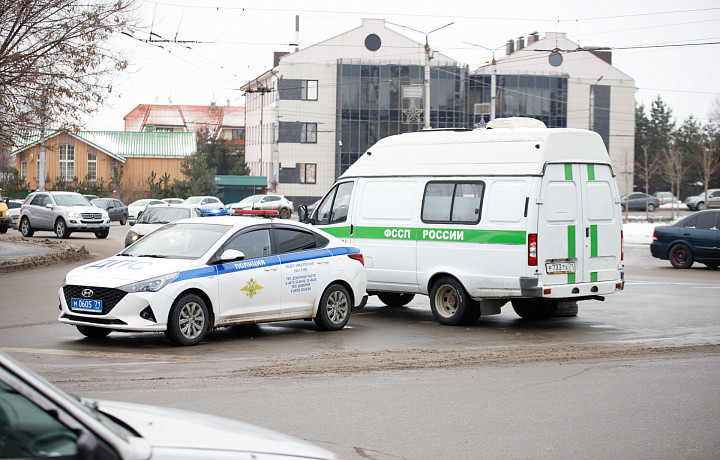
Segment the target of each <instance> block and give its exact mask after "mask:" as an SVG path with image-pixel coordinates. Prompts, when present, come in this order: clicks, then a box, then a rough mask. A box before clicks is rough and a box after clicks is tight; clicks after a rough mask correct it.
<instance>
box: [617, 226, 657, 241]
mask: <svg viewBox="0 0 720 460" xmlns="http://www.w3.org/2000/svg"><path fill="white" fill-rule="evenodd" d="M657 225H664V224H659V223H658V224H656V223H652V222H650V223H648V222H628V223H626V224H623V240H624V242H625V243H626V244H650V243H652V234H653V230H654V229H655V226H657Z"/></svg>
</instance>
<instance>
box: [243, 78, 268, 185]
mask: <svg viewBox="0 0 720 460" xmlns="http://www.w3.org/2000/svg"><path fill="white" fill-rule="evenodd" d="M255 83H257V86H256V87H255V88H253V89H248V90H245V95H247V93H260V175H261V176H262V175H263V163H264V162H263V160H264V157H263V131H264V130H263V121H264V120H263V115H264V111H265V94H266V93H270V92H272V89H270V88H266V87H264V86H263V85H261V84H260V82H259V81H257V80H256V81H255ZM246 129H247V127H246ZM246 149H247V147H246ZM266 174H267V172H266Z"/></svg>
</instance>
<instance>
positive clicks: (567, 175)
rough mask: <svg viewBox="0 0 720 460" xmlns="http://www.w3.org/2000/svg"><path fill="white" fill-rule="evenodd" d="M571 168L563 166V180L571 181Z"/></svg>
mask: <svg viewBox="0 0 720 460" xmlns="http://www.w3.org/2000/svg"><path fill="white" fill-rule="evenodd" d="M572 167H573V165H571V164H566V165H565V180H573V173H572Z"/></svg>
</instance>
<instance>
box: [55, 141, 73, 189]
mask: <svg viewBox="0 0 720 460" xmlns="http://www.w3.org/2000/svg"><path fill="white" fill-rule="evenodd" d="M58 177H59V178H60V180H64V181H66V182H69V181H72V180H73V179H74V178H75V147H74V146H72V145H69V144H63V145H61V146H60V173H59V174H58Z"/></svg>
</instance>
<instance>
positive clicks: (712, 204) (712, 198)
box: [685, 188, 720, 211]
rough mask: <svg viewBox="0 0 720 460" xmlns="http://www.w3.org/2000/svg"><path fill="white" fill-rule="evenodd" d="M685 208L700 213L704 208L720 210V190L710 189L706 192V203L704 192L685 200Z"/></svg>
mask: <svg viewBox="0 0 720 460" xmlns="http://www.w3.org/2000/svg"><path fill="white" fill-rule="evenodd" d="M685 206H687V207H688V208H689V209H691V210H692V211H702V210H703V209H706V208H720V188H711V189H709V190H708V191H707V203H706V202H705V192H702V193H701V194H699V195H695V196H689V197H687V198H685Z"/></svg>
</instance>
